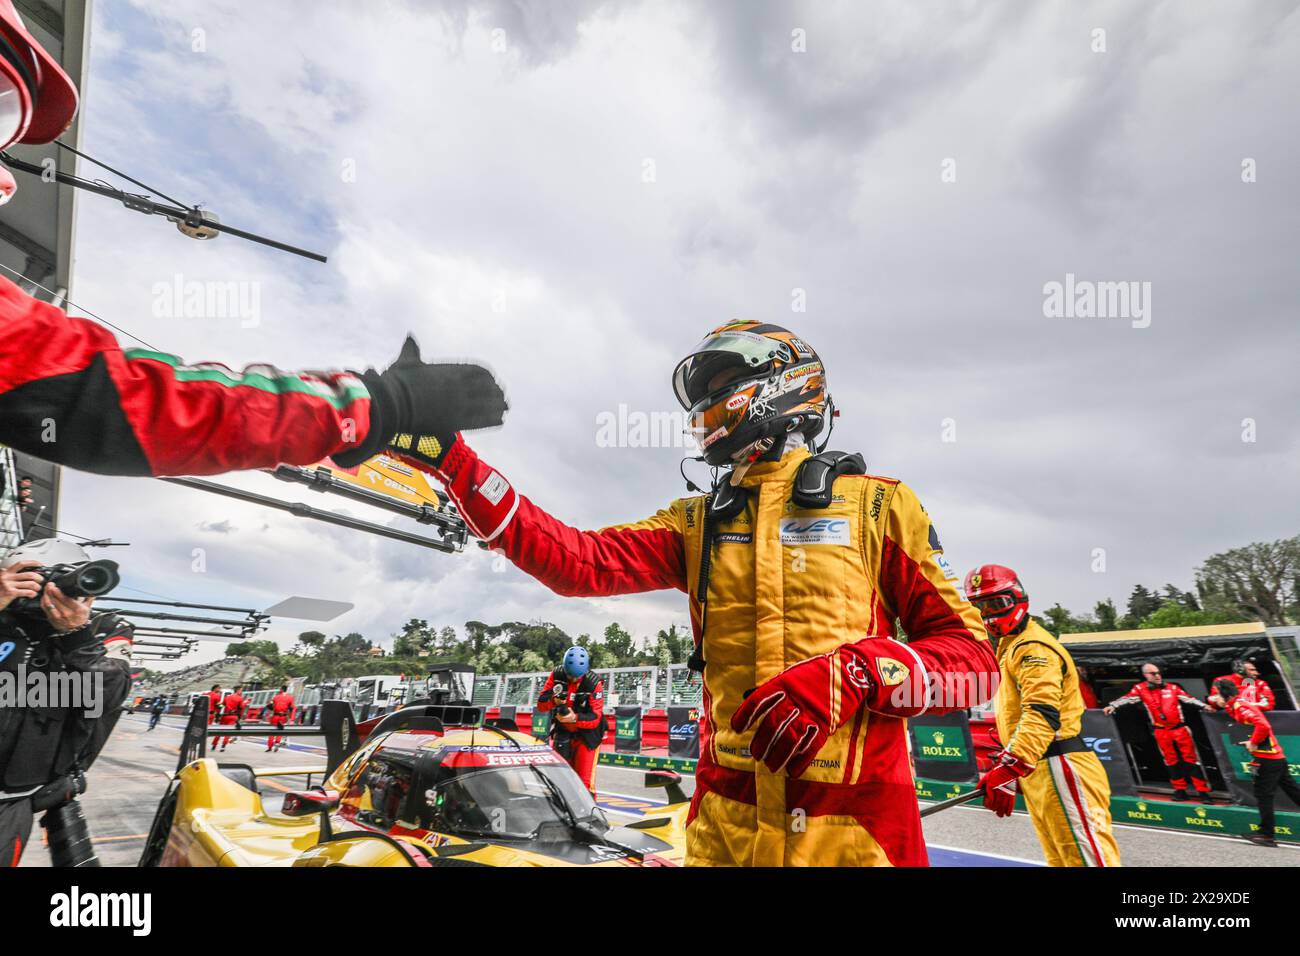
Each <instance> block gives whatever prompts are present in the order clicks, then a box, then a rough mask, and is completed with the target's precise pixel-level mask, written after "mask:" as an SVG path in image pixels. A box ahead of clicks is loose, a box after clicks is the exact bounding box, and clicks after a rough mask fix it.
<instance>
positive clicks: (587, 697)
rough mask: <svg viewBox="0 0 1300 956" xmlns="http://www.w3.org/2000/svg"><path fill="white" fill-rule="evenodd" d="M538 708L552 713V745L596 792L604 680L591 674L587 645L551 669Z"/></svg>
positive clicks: (570, 651)
mask: <svg viewBox="0 0 1300 956" xmlns="http://www.w3.org/2000/svg"><path fill="white" fill-rule="evenodd" d="M537 709H538V710H540V711H541V712H542V713H547V712H550V713H551V715H552V716H553V718H554V719H553V720H552V721H551V731H550V737H551V746H552V747H554V748H555V752H556V753H558V754H559V755H560V756H561V757H563V758H564V759H565V760H567V761H568V762H569V765H570V766H571V767H573V769H574V770H576V771H577V772H578V776H579V777H581V778H582V782H583V783H584V784H586V785H587V789H588V790H590V791H591V792H592V793H593V794H594V793H595V792H596V758H597V756H598V755H599V753H600V744H601V741H602V740H604V739H605V691H604V683H603V682H602V681H601V680H600V679H599V678H597V677H596V675H595V674H593V673H591V658H590V657H589V656H588V654H587V651H586V649H585V648H581V647H576V646H575V647H571V648H569V649H568V650H567V651H565V652H564V661H563V662H562V663H561V665H560V666H559V667H558V668H556V669H555V670H554V671H552V672H551V675H550V676H549V677H548V678H547V679H546V686H545V687H543V688H542V693H541V694H540V695H539V696H538V698H537Z"/></svg>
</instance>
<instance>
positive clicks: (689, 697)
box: [472, 664, 703, 710]
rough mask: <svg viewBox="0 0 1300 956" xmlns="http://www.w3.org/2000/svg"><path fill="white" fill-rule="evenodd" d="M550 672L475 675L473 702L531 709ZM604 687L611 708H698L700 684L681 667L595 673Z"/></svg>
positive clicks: (696, 677) (701, 688)
mask: <svg viewBox="0 0 1300 956" xmlns="http://www.w3.org/2000/svg"><path fill="white" fill-rule="evenodd" d="M550 674H551V672H550V671H534V672H531V673H523V674H479V675H477V676H476V677H475V678H474V697H473V701H472V702H473V703H475V704H478V705H480V706H483V707H520V708H532V707H533V705H534V704H536V703H537V697H538V695H539V694H541V692H542V688H543V687H544V686H545V685H546V679H547V678H548V677H549V676H550ZM595 674H596V676H597V677H599V678H600V680H601V681H602V682H603V683H604V685H605V702H606V704H607V705H609V706H613V707H641V708H643V709H646V710H652V709H656V708H664V707H675V706H683V707H698V706H700V703H701V701H702V699H703V684H702V683H701V681H700V677H699V675H698V674H695V673H692V672H691V671H690V670H689V669H688V668H687V666H686V665H685V664H670V665H668V666H667V667H614V668H606V669H602V670H597V671H595Z"/></svg>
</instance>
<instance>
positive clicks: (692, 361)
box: [673, 332, 792, 410]
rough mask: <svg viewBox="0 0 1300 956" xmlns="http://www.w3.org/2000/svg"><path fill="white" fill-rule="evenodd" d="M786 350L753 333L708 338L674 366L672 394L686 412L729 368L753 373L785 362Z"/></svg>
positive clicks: (729, 333)
mask: <svg viewBox="0 0 1300 956" xmlns="http://www.w3.org/2000/svg"><path fill="white" fill-rule="evenodd" d="M791 358H792V354H791V351H790V347H789V346H788V345H786V344H785V343H784V342H779V341H777V340H776V339H770V338H768V337H767V336H764V335H757V334H755V333H753V332H725V333H723V334H721V335H711V336H709V337H708V338H707V339H705V340H704V341H703V342H701V343H700V344H699V345H697V346H696V347H695V348H694V349H693V350H692V351H691V354H690V355H688V356H686V358H684V359H682V360H681V362H679V363H678V364H677V370H676V371H675V372H673V393H674V394H675V395H676V396H677V401H678V402H680V403H681V406H682V408H685V409H688V410H689V409H690V408H691V406H693V405H695V404H696V403H697V402H699V401H700V399H702V398H704V397H705V396H706V395H708V394H709V393H710V392H713V391H715V390H716V388H717V386H715V385H713V384H712V383H713V380H714V378H715V377H716V376H717V375H718V374H719V373H720V372H724V371H727V370H729V369H733V368H734V369H744V370H747V371H751V372H753V371H757V370H759V369H761V368H763V367H764V366H766V365H768V364H770V363H771V362H773V361H775V360H777V359H780V360H782V361H785V362H789V361H790V360H791Z"/></svg>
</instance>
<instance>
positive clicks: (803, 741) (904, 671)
mask: <svg viewBox="0 0 1300 956" xmlns="http://www.w3.org/2000/svg"><path fill="white" fill-rule="evenodd" d="M919 666H920V659H919V658H917V656H916V654H915V652H913V651H911V650H910V649H909V648H908V647H907V646H906V645H904V644H900V643H898V642H897V641H894V640H891V639H890V638H885V637H868V638H866V639H865V640H861V641H858V642H856V643H854V644H842V645H841V646H840V647H838V648H836V649H835V650H834V651H832V652H831V653H829V654H821V655H819V656H817V657H811V658H809V659H808V660H806V661H800V662H799V663H798V664H793V665H791V666H790V667H787V668H786V669H785V670H783V671H782V672H781V673H780V674H777V675H776V676H775V677H773V678H772V679H771V680H769V681H767V682H766V683H764V684H762V685H761V686H759V687H757V688H756V689H754V690H752V691H750V692H749V693H748V694H747V695H745V702H744V703H742V704H741V705H740V707H739V708H737V710H736V712H735V713H734V714H732V715H731V729H732V730H734V731H736V732H737V733H745V732H746V731H749V730H753V731H754V737H753V740H752V741H751V742H750V745H749V752H750V754H751V755H752V756H753V757H754V759H755V760H761V761H763V763H764V764H765V765H766V766H767V769H768V770H771V771H772V772H773V773H778V772H780V770H781V769H782V768H785V771H786V773H788V774H789V775H790V776H791V777H799V776H802V774H803V772H804V771H805V770H807V769H808V767H809V766H810V765H811V764H812V762H813V760H814V759H815V758H816V756H817V753H818V752H819V751H820V750H821V749H822V747H823V746H824V745H825V744H826V741H827V740H828V739H829V738H830V736H831V734H833V733H835V731H837V730H839V729H840V728H841V727H843V726H844V725H845V724H846V723H848V722H849V721H850V720H852V719H853V716H854V714H856V713H857V711H858V709H859V708H861V707H863V706H864V705H865V706H866V707H868V708H869V709H871V710H878V711H881V712H886V713H890V714H895V715H899V716H915V714H917V713H920V712H923V711H924V710H925V705H924V702H922V703H920V704H919V705H918V706H915V707H900V706H899V705H898V701H897V699H895V700H893V701H890V700H889V698H891V696H892V695H893V694H894V692H895V691H896V690H898V689H903V690H904V691H906V690H907V689H908V688H907V686H905V685H908V684H909V683H910V682H911V681H912V680H913V679H914V678H916V677H918V676H921V675H919V674H918V673H917V669H919ZM906 696H907V695H906V693H904V694H902V695H899V697H901V698H905V697H906Z"/></svg>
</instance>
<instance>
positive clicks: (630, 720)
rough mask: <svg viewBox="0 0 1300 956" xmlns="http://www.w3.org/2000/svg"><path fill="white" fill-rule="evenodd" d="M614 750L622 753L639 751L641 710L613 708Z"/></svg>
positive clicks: (638, 708)
mask: <svg viewBox="0 0 1300 956" xmlns="http://www.w3.org/2000/svg"><path fill="white" fill-rule="evenodd" d="M614 749H615V750H618V751H621V752H622V753H639V752H640V750H641V708H640V707H616V708H614Z"/></svg>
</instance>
